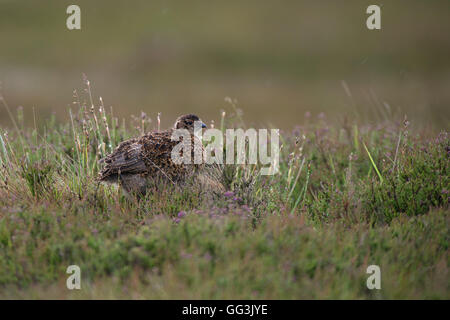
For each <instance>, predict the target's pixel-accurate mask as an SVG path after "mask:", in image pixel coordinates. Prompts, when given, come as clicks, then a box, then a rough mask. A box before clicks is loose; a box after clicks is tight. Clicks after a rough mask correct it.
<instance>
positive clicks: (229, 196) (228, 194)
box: [223, 191, 234, 198]
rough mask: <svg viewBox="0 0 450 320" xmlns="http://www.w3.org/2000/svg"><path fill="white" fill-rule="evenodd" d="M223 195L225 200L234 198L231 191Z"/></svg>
mask: <svg viewBox="0 0 450 320" xmlns="http://www.w3.org/2000/svg"><path fill="white" fill-rule="evenodd" d="M223 195H224V196H225V197H227V198H231V197H232V196H234V192H233V191H227V192H225V193H224V194H223Z"/></svg>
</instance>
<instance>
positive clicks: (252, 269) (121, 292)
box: [0, 79, 450, 299]
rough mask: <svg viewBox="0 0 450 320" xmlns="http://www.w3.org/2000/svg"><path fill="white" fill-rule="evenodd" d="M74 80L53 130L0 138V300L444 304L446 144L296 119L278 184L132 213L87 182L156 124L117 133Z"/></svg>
mask: <svg viewBox="0 0 450 320" xmlns="http://www.w3.org/2000/svg"><path fill="white" fill-rule="evenodd" d="M85 84H86V90H85V92H84V93H83V94H82V95H78V93H77V92H74V108H73V110H71V111H70V112H69V115H70V121H68V122H67V123H56V121H55V119H54V118H50V119H48V120H47V121H46V122H45V124H43V125H40V126H39V127H38V126H37V125H35V127H34V128H29V127H25V126H24V125H23V119H22V117H21V113H20V111H19V113H18V116H17V117H15V119H14V121H13V123H14V124H15V127H14V128H13V130H12V131H8V130H7V129H6V128H2V129H0V166H1V169H0V178H1V179H0V265H1V268H0V298H40V299H46V298H75V299H77V298H89V299H91V298H92V299H98V298H151V299H153V298H155V299H161V298H163V299H172V298H195V299H197V298H203V299H205V298H206V299H209V298H212V299H220V298H222V299H223V298H225V299H227V298H235V299H257V298H263V299H281V298H284V299H299V298H320V299H328V298H336V299H348V298H351V299H393V298H400V299H406V298H413V299H423V298H426V299H431V298H439V299H448V298H450V294H449V292H450V291H449V288H448V262H449V256H448V243H449V232H448V227H449V222H450V219H449V194H448V192H449V191H448V190H449V189H450V185H449V184H450V183H449V182H450V181H449V173H448V170H449V163H450V162H449V152H450V140H449V137H448V132H440V133H439V134H435V133H433V132H426V131H420V132H415V131H414V130H413V129H412V128H411V127H410V124H409V122H408V121H406V119H405V121H403V122H402V121H400V122H395V121H394V120H395V119H392V120H386V121H383V122H380V123H378V124H377V125H376V126H374V125H364V124H361V123H358V122H357V121H355V122H354V123H350V122H347V123H344V124H343V125H341V126H337V125H333V126H332V125H330V124H329V123H327V121H326V119H325V118H321V119H318V120H316V121H313V120H310V121H308V123H307V124H306V125H304V126H300V127H297V128H295V130H293V131H292V132H282V133H281V137H280V141H281V142H282V145H283V147H282V151H281V155H280V172H279V174H277V175H273V176H261V175H257V174H255V172H256V169H257V168H256V167H254V166H253V167H252V166H226V167H224V168H223V172H222V173H221V175H222V178H223V181H224V183H225V185H226V187H227V190H229V191H228V192H227V193H225V194H224V195H222V196H219V197H217V198H214V199H210V198H205V197H203V196H202V194H201V193H200V192H197V191H195V190H190V189H185V190H178V191H175V190H170V189H167V190H163V192H161V193H158V194H151V195H148V196H147V197H146V198H144V199H142V200H141V201H139V202H134V201H130V200H128V199H127V198H126V197H125V196H124V194H123V193H122V191H121V190H120V189H118V188H117V187H114V186H109V185H99V184H98V183H97V181H96V176H97V172H98V170H99V167H98V160H99V159H100V158H101V157H103V156H104V155H105V154H107V153H109V152H110V151H111V150H112V149H113V148H114V147H115V146H117V145H118V143H119V142H120V141H122V140H124V139H126V138H129V137H131V136H136V135H139V134H141V133H142V132H144V131H147V130H149V129H151V128H152V127H156V126H157V125H159V121H158V123H152V122H151V121H150V119H149V118H148V117H147V116H146V115H145V114H142V116H141V117H140V118H134V119H131V120H130V121H128V122H125V121H119V119H117V118H116V117H114V115H113V113H112V110H110V111H107V110H106V108H105V106H103V103H102V101H101V99H100V100H99V102H96V101H95V99H94V98H93V94H92V93H91V88H90V84H89V82H88V80H87V79H85ZM2 101H3V103H4V106H5V107H6V108H7V109H9V107H8V106H7V104H6V102H5V101H4V100H3V99H2ZM8 112H9V111H8ZM241 120H242V119H241V118H240V113H239V112H236V114H230V115H228V116H226V115H225V114H222V119H221V122H220V124H221V128H222V129H223V128H224V127H227V128H229V127H233V126H234V125H235V124H236V123H239V124H240V122H241ZM362 147H363V148H362ZM72 264H76V265H79V266H80V268H81V272H82V281H81V287H82V289H81V290H74V291H70V290H68V289H67V288H66V286H65V281H66V279H67V277H68V275H67V274H66V273H65V271H66V268H67V267H68V266H69V265H72ZM372 264H376V265H379V266H380V268H381V274H382V281H381V286H382V289H381V290H368V289H367V288H366V279H367V277H368V275H367V274H366V268H367V266H369V265H372Z"/></svg>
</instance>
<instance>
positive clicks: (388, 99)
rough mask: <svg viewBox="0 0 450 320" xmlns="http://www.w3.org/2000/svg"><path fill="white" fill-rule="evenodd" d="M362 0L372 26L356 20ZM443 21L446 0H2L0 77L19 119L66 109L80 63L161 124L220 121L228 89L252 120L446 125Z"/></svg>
mask: <svg viewBox="0 0 450 320" xmlns="http://www.w3.org/2000/svg"><path fill="white" fill-rule="evenodd" d="M70 4H77V5H79V6H80V7H81V30H79V31H77V30H74V31H69V30H68V29H67V28H66V19H67V16H68V15H67V14H66V8H67V6H68V5H70ZM370 4H378V5H380V6H381V8H382V9H381V10H382V29H381V30H380V31H370V30H368V29H367V28H366V18H367V16H368V15H367V14H366V8H367V6H368V5H370ZM449 32H450V1H448V0H441V1H439V0H434V1H433V0H431V1H423V0H403V1H402V0H395V1H394V0H391V1H381V2H374V1H364V0H357V1H348V0H347V1H323V0H322V1H313V0H309V1H293V0H291V1H289V0H285V1H272V0H270V1H269V0H259V1H242V0H241V1H234V0H228V1H219V0H209V1H196V0H190V1H168V0H166V1H149V0H146V1H143V0H135V1H112V0H108V1H100V0H96V1H92V0H90V1H76V0H72V1H65V0H58V1H56V0H53V1H46V0H45V1H44V0H40V1H31V0H30V1H23V0H0V81H1V82H2V92H3V95H4V97H5V99H6V101H7V102H8V104H9V105H10V107H11V108H15V107H17V106H23V108H24V110H25V114H26V119H28V121H29V123H32V109H33V108H34V109H35V110H36V114H37V117H38V121H42V120H43V119H45V118H47V117H48V116H49V115H50V114H51V113H52V112H55V113H56V115H57V117H58V119H60V120H61V121H65V120H67V118H68V112H67V109H68V108H69V107H72V108H74V107H73V106H72V101H73V98H72V91H73V90H74V89H81V88H83V82H82V73H85V74H86V75H87V77H88V78H89V80H90V82H91V84H92V87H93V93H94V96H95V97H97V98H98V96H102V97H103V99H104V101H105V104H106V106H113V108H114V112H115V114H116V115H118V116H120V117H123V116H125V117H129V115H131V114H135V115H138V114H140V111H141V110H142V111H144V112H146V113H147V114H148V115H149V116H150V117H152V118H153V119H154V118H155V116H156V114H157V113H158V112H162V125H163V126H168V125H170V124H171V123H172V122H173V119H174V118H175V117H176V116H177V115H179V114H182V113H190V112H192V113H197V114H198V115H200V116H201V117H202V118H203V120H205V121H206V122H209V121H210V120H211V119H215V120H216V121H217V120H218V119H219V117H220V113H221V112H220V111H221V110H222V109H223V110H227V111H228V110H231V108H230V106H229V105H228V104H227V103H226V102H225V101H224V98H225V97H232V98H234V99H237V101H238V107H239V108H241V109H242V110H243V111H244V119H245V120H246V121H247V122H249V123H250V124H253V125H260V124H267V123H270V124H273V125H274V126H277V127H280V128H291V127H293V126H294V125H296V124H301V123H303V122H304V121H306V120H305V116H304V115H305V112H308V111H309V112H310V113H311V114H312V116H313V117H315V116H317V115H318V114H319V113H321V112H324V113H325V114H326V116H327V117H328V118H329V119H331V120H336V121H337V120H340V119H343V118H344V117H346V116H348V117H350V118H351V117H353V116H354V115H355V114H357V115H358V116H359V117H363V118H364V119H367V120H370V121H373V122H375V121H378V120H380V118H381V117H382V116H383V114H385V115H389V112H391V113H393V114H397V115H402V114H403V113H407V114H408V116H409V118H410V119H413V121H416V123H423V124H433V125H435V126H437V127H438V128H445V129H447V127H448V123H449V115H450V108H449V106H450V58H449V57H450V37H449ZM346 88H347V89H346ZM387 106H389V107H387ZM0 124H2V125H10V121H9V118H8V116H7V113H6V111H5V108H4V107H3V106H0Z"/></svg>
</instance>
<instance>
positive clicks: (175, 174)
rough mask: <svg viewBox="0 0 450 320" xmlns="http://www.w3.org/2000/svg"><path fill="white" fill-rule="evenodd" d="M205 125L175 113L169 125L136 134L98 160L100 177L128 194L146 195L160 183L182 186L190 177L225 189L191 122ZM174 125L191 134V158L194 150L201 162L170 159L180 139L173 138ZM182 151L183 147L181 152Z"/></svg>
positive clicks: (219, 190)
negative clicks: (207, 160)
mask: <svg viewBox="0 0 450 320" xmlns="http://www.w3.org/2000/svg"><path fill="white" fill-rule="evenodd" d="M195 122H199V123H200V124H201V127H202V128H206V125H205V124H204V123H203V122H202V121H201V120H200V118H199V117H198V116H196V115H195V114H186V115H182V116H180V117H178V118H177V119H176V121H175V123H174V125H173V127H172V128H170V129H168V130H164V131H151V132H148V133H146V134H144V135H142V136H140V137H138V138H131V139H129V140H126V141H123V142H121V143H120V144H119V145H118V146H117V148H116V149H115V150H114V151H113V152H112V153H111V154H109V155H107V156H106V157H105V158H103V159H101V160H100V161H99V162H100V164H101V165H103V168H102V169H101V170H100V173H99V178H98V179H99V181H100V182H106V183H112V184H118V185H120V186H121V187H122V188H123V189H124V190H125V191H126V194H127V195H134V196H137V197H142V196H145V195H146V194H147V193H148V192H149V191H152V190H158V189H160V188H162V187H163V186H166V187H167V186H173V187H180V186H181V187H183V186H186V182H187V181H188V180H189V179H190V178H192V180H189V181H194V182H195V183H196V184H197V186H200V187H202V188H204V189H211V190H214V191H217V192H222V191H223V190H224V187H223V185H222V184H221V182H220V181H218V180H217V179H214V178H212V176H211V175H210V174H209V173H208V169H207V168H206V167H205V165H204V161H203V160H204V156H205V151H204V148H203V145H202V143H201V141H199V140H200V139H199V138H198V137H197V136H196V135H195V134H194V124H195ZM177 129H186V130H187V131H188V133H189V135H190V138H191V145H190V148H191V156H192V158H191V159H194V155H195V152H199V153H200V154H201V156H202V161H201V163H198V164H197V163H193V162H192V163H188V164H185V163H179V162H177V161H174V159H172V150H173V148H174V147H175V146H177V145H178V144H179V143H180V141H182V140H183V138H182V137H180V141H174V139H172V134H173V133H174V131H175V130H177ZM180 155H182V151H181V154H180Z"/></svg>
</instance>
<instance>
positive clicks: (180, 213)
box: [178, 211, 186, 218]
mask: <svg viewBox="0 0 450 320" xmlns="http://www.w3.org/2000/svg"><path fill="white" fill-rule="evenodd" d="M185 215H186V212H184V211H180V212H178V218H183V217H184V216H185Z"/></svg>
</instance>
